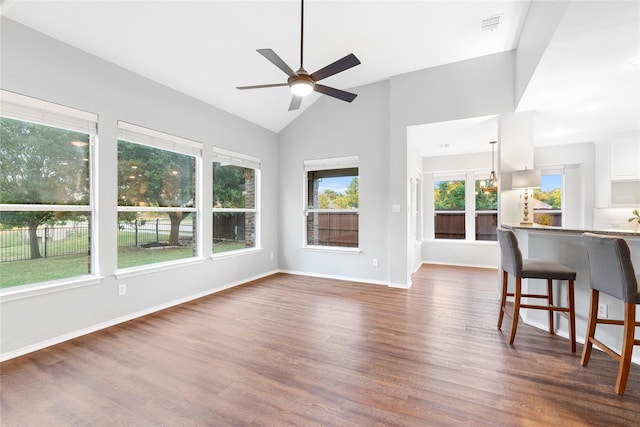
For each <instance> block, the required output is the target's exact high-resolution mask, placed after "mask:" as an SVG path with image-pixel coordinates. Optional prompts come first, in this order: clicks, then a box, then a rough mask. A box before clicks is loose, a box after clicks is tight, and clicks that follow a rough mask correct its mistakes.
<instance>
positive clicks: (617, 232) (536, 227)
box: [501, 224, 640, 238]
mask: <svg viewBox="0 0 640 427" xmlns="http://www.w3.org/2000/svg"><path fill="white" fill-rule="evenodd" d="M501 226H502V227H503V228H509V229H511V230H527V231H548V232H557V233H572V234H582V233H597V234H606V235H610V236H620V237H624V238H627V237H640V231H633V230H626V229H622V228H619V229H608V230H607V229H598V230H593V229H590V230H587V229H578V228H568V227H552V226H548V225H540V224H532V225H521V224H502V225H501ZM638 229H639V230H640V227H638Z"/></svg>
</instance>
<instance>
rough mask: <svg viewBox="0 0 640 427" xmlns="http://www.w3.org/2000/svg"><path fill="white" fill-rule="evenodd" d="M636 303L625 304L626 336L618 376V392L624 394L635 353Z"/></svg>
mask: <svg viewBox="0 0 640 427" xmlns="http://www.w3.org/2000/svg"><path fill="white" fill-rule="evenodd" d="M635 322H636V305H635V303H633V302H631V303H625V304H624V337H623V340H622V351H621V352H620V366H619V367H618V378H617V379H616V393H617V394H624V389H625V388H626V387H627V379H628V378H629V368H630V367H631V354H632V353H633V340H634V338H633V335H634V331H635V328H636V323H635Z"/></svg>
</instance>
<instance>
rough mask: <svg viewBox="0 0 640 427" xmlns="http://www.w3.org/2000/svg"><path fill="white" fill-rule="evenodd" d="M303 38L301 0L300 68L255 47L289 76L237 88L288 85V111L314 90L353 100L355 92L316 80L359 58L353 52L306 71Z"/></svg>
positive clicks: (302, 7) (340, 69) (302, 0)
mask: <svg viewBox="0 0 640 427" xmlns="http://www.w3.org/2000/svg"><path fill="white" fill-rule="evenodd" d="M303 40H304V0H301V18H300V68H299V69H298V71H296V72H294V71H293V70H292V69H291V67H289V66H288V65H287V63H286V62H284V61H283V60H282V58H280V57H279V56H278V54H276V53H275V52H274V51H273V50H272V49H257V51H258V53H259V54H261V55H262V56H264V57H265V58H267V59H268V60H269V61H270V62H271V63H272V64H273V65H275V66H276V67H278V68H280V69H281V70H282V71H283V72H284V73H285V74H286V75H288V76H289V78H288V79H287V82H286V83H273V84H266V85H255V86H240V87H238V88H237V89H262V88H267V87H278V86H289V87H290V88H291V92H292V93H293V97H292V98H291V104H289V111H293V110H297V109H299V108H300V104H301V103H302V97H304V96H305V95H308V94H310V93H311V92H313V91H315V92H318V93H321V94H324V95H329V96H332V97H334V98H338V99H341V100H343V101H346V102H351V101H353V100H354V99H355V98H356V96H358V95H356V94H355V93H351V92H346V91H344V90H340V89H335V88H332V87H329V86H324V85H321V84H318V83H317V82H318V81H320V80H322V79H326V78H327V77H330V76H333V75H334V74H338V73H340V72H342V71H345V70H348V69H349V68H351V67H355V66H356V65H358V64H360V60H359V59H358V58H356V56H355V55H354V54H353V53H350V54H349V55H347V56H345V57H344V58H342V59H338V60H337V61H336V62H334V63H332V64H329V65H327V66H326V67H324V68H321V69H319V70H318V71H316V72H314V73H311V74H309V73H307V71H306V70H305V69H304V67H303V62H302V59H303Z"/></svg>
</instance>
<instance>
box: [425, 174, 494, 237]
mask: <svg viewBox="0 0 640 427" xmlns="http://www.w3.org/2000/svg"><path fill="white" fill-rule="evenodd" d="M485 173H486V177H485ZM489 173H490V170H489V169H470V170H467V171H464V170H456V171H446V172H425V174H431V176H432V180H433V181H432V182H433V183H435V182H438V181H464V183H465V208H464V210H457V211H449V212H464V214H465V238H464V239H437V238H436V237H435V228H434V230H433V237H429V238H426V239H425V240H426V241H437V242H439V241H443V242H470V243H483V242H487V240H476V225H475V218H476V215H477V214H478V213H480V212H491V213H493V212H495V213H496V214H497V213H498V209H497V208H496V209H495V210H493V209H476V206H475V186H476V181H482V180H486V179H487V178H488V175H489ZM423 175H424V174H423ZM469 184H471V185H469ZM432 209H433V214H434V216H435V215H436V214H437V213H438V211H437V210H436V209H435V200H434V204H433V208H432ZM441 212H445V211H441ZM434 227H435V222H434ZM488 242H493V241H488Z"/></svg>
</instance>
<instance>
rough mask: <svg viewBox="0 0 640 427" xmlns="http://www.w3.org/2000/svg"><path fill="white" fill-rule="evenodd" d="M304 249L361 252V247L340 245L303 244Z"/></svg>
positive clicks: (348, 252) (349, 252)
mask: <svg viewBox="0 0 640 427" xmlns="http://www.w3.org/2000/svg"><path fill="white" fill-rule="evenodd" d="M302 249H305V250H309V251H313V252H333V253H336V252H338V253H346V254H359V253H360V248H343V247H340V246H303V247H302Z"/></svg>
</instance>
